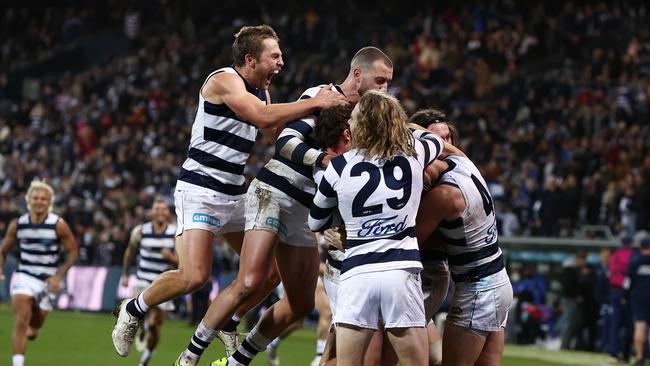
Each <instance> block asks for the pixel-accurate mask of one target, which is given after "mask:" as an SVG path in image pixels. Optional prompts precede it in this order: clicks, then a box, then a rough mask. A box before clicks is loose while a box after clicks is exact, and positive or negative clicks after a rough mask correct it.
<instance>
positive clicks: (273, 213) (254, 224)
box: [179, 47, 392, 365]
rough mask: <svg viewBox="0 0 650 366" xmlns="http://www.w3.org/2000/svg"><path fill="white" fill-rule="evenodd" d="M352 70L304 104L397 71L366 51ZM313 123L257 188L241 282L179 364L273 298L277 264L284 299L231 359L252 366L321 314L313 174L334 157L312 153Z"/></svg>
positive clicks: (292, 130) (356, 89)
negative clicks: (270, 276)
mask: <svg viewBox="0 0 650 366" xmlns="http://www.w3.org/2000/svg"><path fill="white" fill-rule="evenodd" d="M350 64H351V67H350V72H349V74H348V77H347V78H346V80H345V81H344V82H343V83H341V84H340V85H337V86H335V87H332V86H331V85H329V86H324V85H323V86H319V87H313V88H309V89H307V90H306V91H305V92H304V93H303V95H302V96H301V98H300V99H301V100H303V101H304V100H311V99H313V97H314V96H316V95H318V93H322V91H323V89H330V88H333V89H334V90H335V91H336V93H337V94H338V95H340V96H341V97H342V98H343V96H346V97H347V98H348V100H350V101H356V100H358V94H359V93H363V92H364V91H365V90H368V89H381V90H386V89H387V86H388V82H389V81H390V80H391V79H392V63H391V61H390V59H389V58H388V56H386V55H385V54H384V53H383V52H381V51H380V50H379V49H377V48H375V47H366V48H363V49H361V50H359V52H357V54H356V55H355V56H354V57H353V58H352V61H351V63H350ZM314 119H315V117H314V116H313V115H312V116H310V117H308V118H303V119H301V120H298V121H295V122H293V123H290V124H289V125H287V127H286V128H285V129H284V130H283V132H282V134H280V136H279V137H278V141H277V144H276V155H275V156H274V157H273V159H271V161H269V162H268V163H267V164H266V166H265V167H264V168H263V169H262V170H261V171H260V172H259V173H258V175H257V177H256V179H255V180H253V182H252V183H251V185H250V187H249V189H248V193H247V198H246V201H247V204H246V234H245V237H244V244H243V249H242V254H241V258H240V262H239V273H238V275H237V279H236V280H235V281H234V282H233V283H232V284H231V285H230V286H228V288H226V289H225V290H224V291H222V292H221V293H220V294H219V295H218V297H217V298H216V299H215V301H214V302H213V304H212V305H211V306H210V309H209V310H208V313H207V314H206V315H205V317H204V319H203V322H202V323H201V325H200V326H199V328H197V330H196V333H195V334H194V336H193V337H192V340H193V341H191V342H190V344H189V345H188V347H187V349H186V350H185V351H183V353H182V354H181V356H180V357H179V360H180V361H179V364H181V365H183V364H186V365H194V364H196V362H198V359H199V356H200V354H201V353H202V352H203V350H204V349H205V347H207V345H209V343H210V341H211V339H208V338H206V337H203V336H201V334H206V333H211V332H214V331H216V330H217V329H222V327H224V326H225V325H226V322H230V321H229V318H230V316H231V315H232V314H233V311H234V310H235V309H237V308H238V307H239V306H241V304H242V303H244V302H245V301H247V300H248V299H249V298H250V297H252V296H254V295H255V298H258V297H263V296H264V295H266V293H268V289H266V288H264V287H263V286H262V285H263V283H264V281H265V279H266V277H267V272H268V271H269V269H270V268H272V267H273V265H274V258H275V263H277V266H278V268H279V270H280V273H281V275H282V282H283V287H284V290H285V297H284V298H282V299H280V301H278V302H276V303H275V304H273V306H271V307H270V308H269V309H268V310H267V311H266V312H265V313H264V314H263V315H262V317H261V318H260V320H259V322H258V324H257V325H256V326H255V327H254V328H253V329H252V330H251V332H250V333H249V335H248V336H247V338H246V339H247V340H246V341H244V342H243V343H242V345H241V346H240V347H239V348H238V350H237V351H236V352H235V354H233V355H232V356H231V357H232V359H233V361H231V362H235V361H234V360H236V362H238V363H240V364H244V365H247V364H248V363H250V362H251V360H252V359H253V357H255V355H256V354H257V353H258V352H260V351H262V350H264V349H266V347H267V346H268V345H269V343H270V342H271V340H273V339H274V338H276V337H277V336H279V335H280V334H283V333H284V331H285V330H286V329H287V327H289V326H290V325H291V324H293V323H295V322H296V321H297V320H299V319H301V318H303V317H304V316H306V315H308V314H309V312H311V311H312V309H313V308H314V291H315V287H316V280H317V278H318V264H319V260H318V250H317V248H316V240H315V237H314V234H313V233H312V232H311V231H310V230H309V228H308V227H307V225H306V219H307V216H308V214H309V205H310V204H311V199H312V197H313V195H314V192H315V186H314V181H313V177H312V169H313V167H314V166H325V165H326V164H327V163H328V161H329V156H327V154H325V153H323V152H321V151H319V150H316V149H314V148H312V147H311V146H310V145H309V144H310V143H311V136H310V135H311V133H312V131H313V128H314V123H315V122H314ZM303 141H304V142H303ZM197 339H198V341H197ZM221 362H225V360H224V361H221Z"/></svg>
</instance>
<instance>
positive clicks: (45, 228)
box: [0, 180, 78, 366]
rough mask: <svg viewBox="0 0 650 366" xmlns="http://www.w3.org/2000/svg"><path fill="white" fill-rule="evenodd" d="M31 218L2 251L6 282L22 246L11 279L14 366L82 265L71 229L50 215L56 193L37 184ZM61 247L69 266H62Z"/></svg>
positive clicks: (18, 224) (16, 225)
mask: <svg viewBox="0 0 650 366" xmlns="http://www.w3.org/2000/svg"><path fill="white" fill-rule="evenodd" d="M25 200H26V201H27V209H28V210H29V212H28V213H27V214H25V215H23V216H21V217H20V218H18V219H17V220H13V221H12V222H11V223H10V224H9V227H8V228H7V233H6V235H5V238H4V242H3V244H2V248H1V249H0V277H2V273H3V268H4V264H5V260H6V257H7V254H8V253H9V250H10V249H11V248H12V247H13V246H14V244H16V242H18V244H19V249H20V260H19V262H18V269H17V270H16V273H14V275H13V277H12V278H11V284H10V293H11V305H12V307H13V309H14V331H13V337H12V341H13V366H23V364H24V360H25V348H26V346H27V344H26V343H27V339H28V338H29V339H34V338H36V336H37V335H38V332H39V330H40V329H41V327H42V326H43V323H44V322H45V318H46V317H47V314H48V312H50V311H52V303H51V302H52V296H51V295H53V294H54V293H56V292H58V291H59V290H60V289H61V282H62V281H63V277H64V276H65V274H66V272H67V271H68V269H69V268H70V267H72V265H73V264H74V262H75V261H76V260H77V256H78V249H77V243H76V241H75V239H74V236H73V235H72V231H71V230H70V227H69V226H68V224H67V223H66V222H65V221H64V220H63V219H62V218H60V217H59V216H58V215H56V214H54V213H52V212H50V211H51V210H52V204H53V202H54V190H53V189H52V187H50V185H49V184H47V183H45V182H42V181H38V180H35V181H33V182H32V183H31V184H30V185H29V188H28V189H27V194H26V195H25ZM61 247H63V249H64V250H65V252H66V260H65V262H63V264H61V265H59V264H60V262H61V260H60V259H61V258H60V251H61Z"/></svg>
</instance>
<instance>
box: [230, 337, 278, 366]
mask: <svg viewBox="0 0 650 366" xmlns="http://www.w3.org/2000/svg"><path fill="white" fill-rule="evenodd" d="M269 343H271V341H270V340H269V339H268V338H266V337H264V336H263V335H262V334H261V333H259V332H258V331H257V327H254V328H253V329H252V330H251V332H250V333H248V336H246V339H244V341H243V342H242V343H241V344H240V345H239V347H238V348H237V352H235V353H234V354H233V355H232V356H230V357H229V358H228V365H234V366H240V365H244V366H246V365H249V364H250V363H251V361H253V358H255V355H257V354H258V353H259V352H261V351H262V350H264V349H266V348H267V346H268V345H269Z"/></svg>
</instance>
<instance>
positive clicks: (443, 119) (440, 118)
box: [409, 108, 460, 146]
mask: <svg viewBox="0 0 650 366" xmlns="http://www.w3.org/2000/svg"><path fill="white" fill-rule="evenodd" d="M409 123H414V124H416V125H418V126H420V127H424V128H428V127H429V126H430V125H432V124H434V123H445V124H447V127H448V128H449V133H450V134H451V144H452V145H454V146H457V145H456V144H457V142H458V139H459V138H460V135H459V133H458V129H457V128H456V126H454V124H453V123H451V121H449V118H447V114H446V113H445V112H443V111H442V110H440V109H437V108H426V109H420V110H419V111H417V112H415V113H413V115H412V116H411V118H409Z"/></svg>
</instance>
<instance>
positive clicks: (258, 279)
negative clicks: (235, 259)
mask: <svg viewBox="0 0 650 366" xmlns="http://www.w3.org/2000/svg"><path fill="white" fill-rule="evenodd" d="M270 280H271V279H267V278H266V276H262V275H260V274H259V273H249V274H247V275H245V276H244V278H242V279H241V281H237V284H238V287H239V288H238V293H239V294H240V296H241V297H242V298H244V299H247V298H249V297H250V296H252V295H253V294H254V293H255V292H256V291H257V290H259V289H260V288H261V287H262V286H264V285H265V283H266V281H270Z"/></svg>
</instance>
